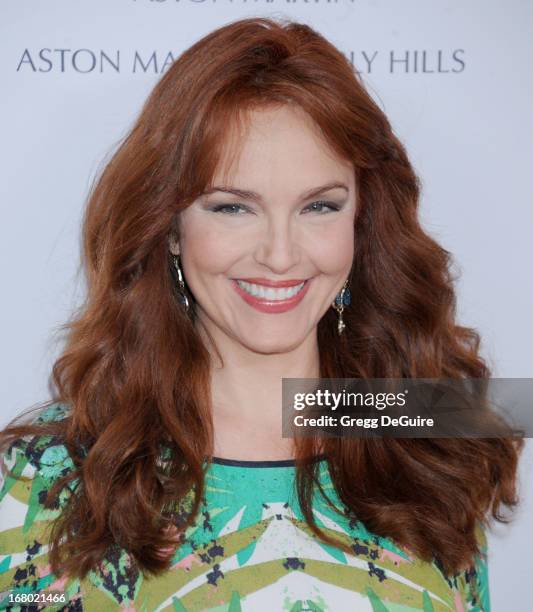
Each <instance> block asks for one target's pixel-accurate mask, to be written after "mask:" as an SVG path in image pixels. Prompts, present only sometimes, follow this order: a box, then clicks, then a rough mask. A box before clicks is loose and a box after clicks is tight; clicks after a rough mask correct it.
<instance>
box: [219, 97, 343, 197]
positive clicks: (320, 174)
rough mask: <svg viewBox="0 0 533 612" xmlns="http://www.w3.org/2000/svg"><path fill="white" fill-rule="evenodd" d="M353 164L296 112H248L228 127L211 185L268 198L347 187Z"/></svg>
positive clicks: (285, 109)
mask: <svg viewBox="0 0 533 612" xmlns="http://www.w3.org/2000/svg"><path fill="white" fill-rule="evenodd" d="M353 176H354V169H353V164H352V163H351V162H350V161H349V160H346V159H344V158H341V157H340V156H339V155H338V154H337V153H336V152H335V151H334V150H333V149H332V147H331V146H330V145H329V143H328V142H327V141H326V139H325V137H324V136H323V134H322V133H321V131H320V128H319V127H318V126H317V125H316V124H315V123H314V121H313V120H312V118H311V117H310V116H309V115H308V114H307V113H306V112H305V111H303V110H302V109H301V108H299V107H298V106H289V105H283V106H276V107H266V108H261V109H254V110H249V111H247V112H246V113H244V114H243V115H240V116H239V119H236V120H235V121H233V122H232V123H231V125H229V126H228V128H227V130H226V135H225V138H224V141H223V146H222V149H221V155H220V160H219V164H218V167H217V169H216V171H215V175H214V177H213V181H212V183H213V184H215V185H221V184H222V185H234V186H239V187H243V188H250V189H252V188H255V189H257V190H260V191H261V190H263V191H265V192H268V191H270V190H272V189H273V188H274V187H277V188H280V187H283V189H284V191H285V192H288V191H290V190H291V188H294V190H295V191H297V192H298V191H302V190H305V189H306V188H309V187H310V186H313V185H316V184H321V183H326V182H329V181H335V180H338V181H344V182H350V181H352V182H353Z"/></svg>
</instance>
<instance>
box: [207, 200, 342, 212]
mask: <svg viewBox="0 0 533 612" xmlns="http://www.w3.org/2000/svg"><path fill="white" fill-rule="evenodd" d="M316 204H320V205H321V206H327V207H328V208H329V210H330V212H338V211H339V210H340V206H339V205H338V204H335V203H334V202H327V201H326V200H317V201H316V202H312V203H311V204H309V206H314V205H316ZM234 206H238V207H240V208H241V210H247V208H246V207H245V206H243V205H242V204H230V203H228V204H215V206H213V207H211V208H210V209H209V210H210V211H212V212H215V213H218V212H223V211H224V210H227V209H228V208H231V207H234ZM309 206H306V208H309ZM304 210H305V209H304ZM225 214H236V213H225ZM319 214H324V213H319Z"/></svg>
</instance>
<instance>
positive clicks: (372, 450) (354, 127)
mask: <svg viewBox="0 0 533 612" xmlns="http://www.w3.org/2000/svg"><path fill="white" fill-rule="evenodd" d="M278 104H294V105H297V106H298V107H300V108H301V109H303V110H304V111H305V112H307V113H308V114H309V116H310V117H311V118H312V119H313V121H314V122H315V123H316V125H317V126H318V127H319V128H320V129H321V131H322V134H323V136H324V138H325V140H326V141H327V143H328V144H329V145H330V146H331V147H332V148H333V149H334V150H335V151H336V152H337V153H338V154H339V155H340V156H341V157H342V158H344V159H347V160H350V161H351V162H352V163H353V167H354V172H355V177H356V184H357V187H358V197H359V202H358V203H359V210H358V214H357V216H356V220H355V245H354V247H355V254H354V262H353V269H352V275H351V278H350V289H351V292H352V295H353V296H354V297H355V299H354V300H353V303H352V305H351V306H350V308H348V309H346V310H345V312H344V319H345V323H346V325H347V327H346V330H345V332H344V334H343V335H342V336H341V337H340V338H339V337H338V335H337V332H336V325H337V322H336V318H335V313H334V311H333V310H332V309H329V310H328V312H327V313H326V314H325V315H324V317H323V318H322V319H321V321H320V322H319V325H318V340H319V349H320V368H321V376H322V377H329V378H352V377H354V378H355V377H380V378H387V377H396V378H410V377H428V378H432V377H448V378H462V377H474V378H488V377H489V369H488V367H487V365H486V363H485V362H484V361H483V359H482V358H481V357H480V355H479V343H480V339H479V335H478V333H477V332H476V331H475V330H473V329H469V328H466V327H461V326H459V325H457V324H456V323H455V308H456V306H455V292H454V287H453V283H454V280H455V279H454V278H453V277H452V274H451V272H450V269H451V256H450V253H448V252H447V251H446V250H445V249H443V248H442V247H441V246H439V244H437V243H436V242H435V240H433V239H432V238H431V237H430V236H429V235H428V234H426V233H425V232H424V231H423V229H422V228H421V226H420V224H419V220H418V214H417V213H418V204H419V192H420V182H419V179H418V177H417V176H416V174H415V172H414V170H413V167H412V166H411V163H410V162H409V159H408V157H407V154H406V151H405V149H404V146H403V145H402V144H401V142H400V141H399V140H398V138H397V137H396V136H395V134H394V133H393V131H392V128H391V125H390V123H389V121H388V120H387V118H386V116H385V115H384V113H383V112H382V110H380V108H379V107H378V106H377V104H376V103H375V102H374V101H373V99H372V98H371V96H370V95H369V93H368V92H367V91H366V89H365V87H364V85H363V82H362V80H361V78H360V77H359V76H358V75H357V73H356V72H355V71H354V69H353V66H352V65H351V64H350V62H349V61H348V60H347V59H346V57H345V56H344V55H343V54H342V53H341V52H340V51H339V50H337V49H336V48H335V47H334V46H333V45H332V44H331V43H329V42H328V41H327V40H325V39H324V38H323V37H322V36H321V35H320V34H318V33H317V32H316V31H315V30H313V29H312V28H311V27H309V26H307V25H303V24H298V23H294V22H290V21H283V20H281V21H275V20H272V19H266V18H250V19H243V20H240V21H237V22H233V23H230V24H228V25H225V26H224V27H221V28H219V29H217V30H215V31H213V32H212V33H210V34H208V35H207V36H205V37H204V38H202V39H201V40H199V41H198V42H196V43H195V44H194V45H193V46H192V47H190V48H189V49H188V50H186V51H185V52H184V53H183V54H182V55H181V56H180V57H179V58H178V59H177V60H176V61H175V62H174V63H173V64H172V65H171V66H170V68H169V69H168V71H167V72H166V73H165V74H164V76H163V77H162V78H161V79H160V81H159V82H158V83H157V85H156V86H155V88H154V89H153V91H152V93H151V94H150V96H149V98H148V99H147V101H146V103H145V105H144V107H143V109H142V112H141V113H140V115H139V117H138V118H137V120H136V122H135V124H134V126H133V128H132V129H131V131H130V132H129V134H128V135H127V136H126V137H125V138H124V139H123V141H122V142H121V144H120V146H119V147H118V148H117V150H116V151H115V152H114V154H113V156H112V158H111V159H110V161H109V162H108V163H107V165H106V166H105V168H104V169H103V171H102V172H101V174H100V176H99V177H98V180H97V181H96V182H95V183H94V184H93V185H92V187H91V192H90V194H89V197H88V202H87V207H86V212H85V216H84V220H83V261H82V263H83V265H84V267H85V270H86V274H87V287H88V292H87V298H86V301H85V302H84V304H83V305H82V306H81V307H80V309H79V310H78V311H77V312H76V314H75V315H74V316H73V317H72V319H71V320H70V321H69V322H68V323H66V324H65V325H64V326H63V327H62V329H65V330H67V331H68V334H67V342H66V346H65V348H64V352H63V353H62V354H61V356H60V357H59V359H58V360H57V361H56V362H55V364H54V366H53V372H52V379H53V386H54V387H55V390H54V392H53V393H54V395H55V396H54V398H53V400H52V402H61V403H64V404H66V405H68V406H69V407H70V413H69V415H68V417H67V418H64V419H62V420H59V421H54V422H51V423H47V424H41V425H39V424H38V423H28V424H26V425H17V426H10V427H7V428H6V429H4V430H3V432H2V436H1V440H2V441H3V442H4V443H5V442H7V441H9V440H12V439H14V438H16V437H19V436H22V435H28V434H32V435H33V434H35V435H37V434H42V435H50V434H52V435H57V436H60V438H61V440H63V441H64V444H65V445H66V447H67V449H68V451H69V453H70V455H71V457H72V459H73V461H74V464H75V467H76V469H75V470H74V471H72V472H71V473H70V474H67V475H66V476H64V477H63V478H61V479H60V480H59V481H58V483H57V484H56V486H54V489H53V490H52V491H51V492H50V494H49V498H51V497H52V496H53V494H56V493H58V492H59V490H60V489H62V487H63V486H66V484H68V483H69V482H71V481H72V480H73V479H79V481H80V483H81V484H82V486H81V487H78V488H77V489H76V494H75V495H72V496H70V498H69V502H68V505H67V506H66V507H65V510H64V512H63V513H62V514H61V516H60V517H59V519H58V520H57V521H56V523H55V524H54V530H53V534H52V537H51V542H50V562H51V565H52V569H53V571H54V572H55V573H56V574H57V575H60V574H61V573H62V572H63V571H65V572H66V573H67V574H70V575H74V576H79V577H81V578H83V577H85V575H86V574H87V572H88V571H89V570H90V569H91V568H92V567H93V566H94V565H95V564H97V563H98V562H99V561H100V560H101V559H102V558H103V557H104V555H105V553H106V550H107V549H108V547H109V546H110V545H111V544H113V543H117V544H119V545H120V546H123V547H125V548H127V549H128V551H129V552H130V553H131V555H132V556H133V558H134V559H135V561H136V562H137V563H138V565H139V567H140V568H141V569H142V570H143V571H144V572H146V573H152V574H158V573H160V572H163V571H164V570H166V569H167V568H168V567H169V563H170V561H171V558H172V554H173V548H172V546H173V545H174V546H175V545H176V542H175V541H174V540H171V539H170V537H169V535H168V531H167V528H168V527H169V526H170V525H172V524H175V522H176V516H175V515H174V514H173V511H172V509H173V508H175V503H176V501H177V500H180V499H183V498H185V496H186V494H187V493H188V492H189V491H190V490H191V489H194V492H195V497H194V500H195V501H194V504H193V505H192V507H191V511H190V513H189V514H188V515H187V517H185V518H184V520H183V529H185V528H186V527H188V526H189V525H191V524H192V523H193V521H194V519H195V515H196V513H197V512H198V508H199V504H200V501H201V498H202V495H203V491H204V469H203V464H204V461H205V459H206V458H210V457H212V449H213V424H212V420H211V406H210V402H211V397H210V387H209V380H210V377H209V372H210V360H209V355H208V352H207V350H206V348H205V347H204V345H203V344H202V342H201V340H200V336H199V334H198V332H197V330H196V329H195V326H194V299H193V296H191V301H192V302H193V308H192V314H187V313H186V311H185V310H184V309H183V308H182V306H181V304H180V301H179V296H178V294H177V290H176V283H175V279H174V277H173V271H172V260H171V256H170V253H169V250H168V239H169V238H170V237H172V236H175V235H176V230H177V223H176V221H177V218H178V215H179V213H180V212H181V211H183V210H184V209H185V208H186V207H187V206H188V205H189V204H191V203H192V202H193V201H194V200H195V199H196V198H198V197H199V196H200V195H201V194H202V193H203V192H204V191H205V190H206V189H207V188H208V186H209V185H210V181H211V180H212V177H213V176H214V174H215V170H216V168H217V165H218V163H219V160H220V158H221V152H222V149H223V146H224V143H225V142H226V138H227V136H228V133H229V132H228V130H229V128H230V126H233V127H239V126H242V125H244V120H245V118H246V116H247V111H250V110H252V109H256V108H261V107H267V106H269V105H278ZM52 402H47V405H48V404H51V403H52ZM10 425H11V424H10ZM321 444H322V446H321V447H320V448H319V447H318V441H317V440H315V439H313V438H300V439H295V446H296V449H295V450H296V459H297V489H298V496H299V500H300V505H301V507H302V510H303V512H304V516H305V517H306V520H307V521H308V523H309V525H310V526H311V528H312V530H313V532H314V533H315V534H316V535H317V536H318V537H320V538H321V539H322V540H323V541H325V542H328V543H330V544H333V545H335V546H338V547H339V548H343V545H342V544H341V543H339V542H337V541H336V540H330V539H329V538H328V537H327V536H326V535H325V534H323V533H322V532H321V530H320V529H319V528H318V526H317V525H316V523H315V522H314V518H313V515H312V512H311V496H312V491H313V487H314V484H315V482H316V472H315V470H316V468H317V464H316V463H313V462H309V461H305V460H304V459H305V458H306V457H307V458H308V457H310V456H314V455H316V454H318V452H319V450H320V451H321V452H324V453H325V454H326V455H327V457H328V465H329V469H330V472H331V475H332V479H333V482H334V485H335V487H336V489H337V491H338V494H339V497H340V499H341V500H342V502H343V503H344V504H345V506H346V507H347V508H348V509H350V510H351V511H353V513H354V515H356V516H357V518H358V520H360V521H362V522H363V523H364V524H365V526H366V527H367V528H368V529H369V530H370V531H372V532H374V533H376V534H379V535H381V536H384V537H388V538H391V539H392V540H394V541H395V542H396V543H397V544H398V545H399V546H405V547H407V546H408V547H409V549H410V550H411V551H412V552H413V553H415V554H417V555H418V556H419V557H420V558H422V559H425V560H430V559H433V558H436V559H438V560H439V562H440V564H441V566H442V568H443V570H444V571H445V572H447V573H451V572H455V571H458V570H459V569H460V568H462V567H466V566H468V565H469V564H471V563H472V562H473V558H474V555H476V554H478V553H479V548H478V541H477V539H476V536H475V530H476V525H477V524H479V523H486V522H487V520H488V518H487V517H488V515H489V513H491V515H492V517H493V518H495V519H496V520H498V521H502V522H505V521H506V520H507V519H505V518H504V516H503V515H502V514H501V512H500V510H501V507H502V505H507V506H509V507H511V506H514V505H516V504H517V503H518V499H517V495H516V484H517V483H516V476H517V463H518V458H519V455H520V451H521V448H522V445H523V441H522V440H516V439H510V438H509V439H508V438H492V439H385V438H383V439H381V438H365V439H355V438H328V439H326V440H323V441H322V442H321ZM162 445H165V447H166V448H167V449H168V450H169V451H170V453H169V460H168V461H167V462H166V463H162V462H161V461H159V458H160V457H161V451H162ZM60 540H64V541H62V542H61V544H60ZM168 547H170V548H169V551H168V554H165V555H161V552H160V551H161V549H165V548H168ZM347 552H350V550H349V549H348V550H347Z"/></svg>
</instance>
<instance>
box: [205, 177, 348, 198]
mask: <svg viewBox="0 0 533 612" xmlns="http://www.w3.org/2000/svg"><path fill="white" fill-rule="evenodd" d="M339 188H340V189H344V190H345V191H346V192H348V191H349V189H348V187H347V186H346V185H345V184H344V183H339V182H332V183H326V184H325V185H322V186H320V187H314V188H313V189H310V190H309V191H306V192H304V193H303V194H302V195H301V196H300V197H301V199H302V200H307V199H308V198H313V197H315V196H317V195H319V194H321V193H324V192H325V191H330V190H331V189H339ZM214 191H222V192H223V193H232V194H233V195H236V196H239V197H240V198H247V199H249V200H256V201H257V202H262V201H263V198H262V197H261V195H260V194H258V193H256V192H255V191H248V190H244V189H237V188H236V187H218V186H215V187H212V188H211V189H209V190H208V191H205V192H204V193H205V195H209V194H210V193H213V192H214Z"/></svg>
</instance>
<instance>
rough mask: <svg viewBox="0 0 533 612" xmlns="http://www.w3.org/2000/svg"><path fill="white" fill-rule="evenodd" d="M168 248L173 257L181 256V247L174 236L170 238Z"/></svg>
mask: <svg viewBox="0 0 533 612" xmlns="http://www.w3.org/2000/svg"><path fill="white" fill-rule="evenodd" d="M168 248H169V251H170V252H171V253H172V254H173V255H179V254H180V245H179V242H178V240H177V239H176V237H175V236H173V235H172V234H171V235H170V236H169V238H168Z"/></svg>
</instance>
